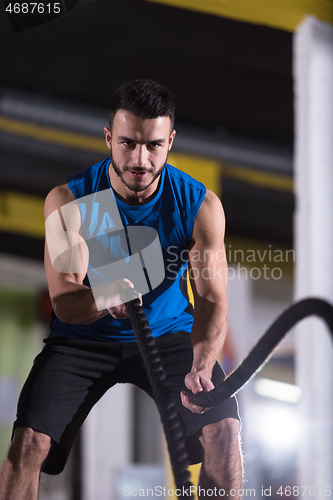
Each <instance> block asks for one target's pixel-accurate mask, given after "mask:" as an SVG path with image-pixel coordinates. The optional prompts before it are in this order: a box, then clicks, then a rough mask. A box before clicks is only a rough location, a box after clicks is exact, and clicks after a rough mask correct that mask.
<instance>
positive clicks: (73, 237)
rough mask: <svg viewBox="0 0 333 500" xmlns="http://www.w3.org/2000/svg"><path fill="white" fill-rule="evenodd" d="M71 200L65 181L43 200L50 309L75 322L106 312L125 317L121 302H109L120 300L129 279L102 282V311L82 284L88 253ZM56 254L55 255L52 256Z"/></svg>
mask: <svg viewBox="0 0 333 500" xmlns="http://www.w3.org/2000/svg"><path fill="white" fill-rule="evenodd" d="M73 201H75V197H74V195H73V194H72V192H71V191H70V189H69V187H68V185H67V184H66V183H63V184H60V185H59V186H57V187H55V188H54V189H52V191H51V192H50V193H49V194H48V196H47V197H46V200H45V207H44V214H45V221H46V224H45V225H46V241H45V255H44V264H45V273H46V278H47V282H48V286H49V293H50V298H51V302H52V306H53V309H54V312H55V314H56V315H57V317H58V318H59V319H60V320H61V321H64V322H66V323H76V324H88V323H91V322H93V321H95V320H97V319H98V318H101V317H102V316H105V315H106V314H109V313H110V314H111V315H112V316H113V317H114V318H116V319H123V318H127V317H128V316H127V312H126V308H125V305H124V304H121V305H118V306H114V305H113V304H114V303H115V302H116V303H118V304H119V303H120V302H121V299H120V293H121V292H122V290H124V289H126V288H128V287H133V285H132V283H131V282H130V281H129V280H126V279H124V280H118V281H115V282H114V283H110V284H107V285H103V287H104V288H105V290H104V300H103V302H104V303H105V308H104V309H102V310H99V309H100V307H99V308H97V305H96V302H95V299H94V295H93V293H92V290H91V289H90V288H89V287H86V286H85V285H83V280H84V277H85V275H86V272H87V266H88V259H89V252H88V247H87V244H86V243H85V241H84V240H83V238H81V237H80V235H79V229H80V226H81V216H80V210H79V207H78V205H77V204H76V203H72V204H71V205H68V204H69V203H71V202H73ZM61 207H62V210H61ZM66 211H67V213H68V214H69V215H68V217H67V219H66V220H67V225H66V222H65V218H64V216H63V214H64V213H66ZM59 217H60V221H59ZM67 226H68V227H67ZM64 231H65V233H64ZM64 235H65V241H66V240H67V241H68V242H69V245H68V246H67V248H68V250H66V251H65V252H61V250H62V249H61V244H60V242H61V241H64ZM49 247H50V248H49ZM58 253H59V257H57V258H55V256H56V255H57V254H58Z"/></svg>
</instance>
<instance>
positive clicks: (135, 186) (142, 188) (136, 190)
mask: <svg viewBox="0 0 333 500" xmlns="http://www.w3.org/2000/svg"><path fill="white" fill-rule="evenodd" d="M167 161H168V155H167V157H166V159H165V162H164V163H163V165H162V166H161V167H160V168H159V169H157V171H156V172H155V174H154V175H153V178H152V180H151V181H150V182H148V184H145V185H143V186H140V185H138V182H135V180H134V181H133V184H132V183H129V182H126V181H125V179H124V172H126V170H134V171H135V170H137V171H138V172H150V170H145V169H135V168H127V167H125V169H124V171H123V172H122V171H121V169H120V168H119V166H118V165H117V164H116V162H115V161H114V159H113V158H112V151H111V165H112V168H113V170H114V171H115V172H116V174H117V175H118V177H119V179H120V180H121V182H122V183H123V184H125V186H126V187H127V188H128V189H129V190H130V191H133V192H134V193H140V192H142V191H145V190H146V189H147V188H149V186H151V185H152V184H153V182H154V181H155V180H156V179H157V177H159V176H160V175H161V173H162V172H163V170H164V168H165V165H166V164H167Z"/></svg>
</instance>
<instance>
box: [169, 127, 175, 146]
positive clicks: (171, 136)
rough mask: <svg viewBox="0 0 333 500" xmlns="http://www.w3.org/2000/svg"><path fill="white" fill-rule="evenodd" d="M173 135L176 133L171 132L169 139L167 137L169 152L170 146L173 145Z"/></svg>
mask: <svg viewBox="0 0 333 500" xmlns="http://www.w3.org/2000/svg"><path fill="white" fill-rule="evenodd" d="M175 135H176V131H175V130H173V131H172V132H171V134H170V137H169V151H170V149H171V148H172V144H173V141H174V138H175Z"/></svg>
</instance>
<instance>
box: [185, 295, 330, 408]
mask: <svg viewBox="0 0 333 500" xmlns="http://www.w3.org/2000/svg"><path fill="white" fill-rule="evenodd" d="M312 315H316V316H319V317H320V318H322V319H324V320H325V321H326V323H327V325H328V327H329V329H330V331H331V336H332V340H333V307H332V306H331V304H329V303H328V302H326V301H325V300H322V299H314V298H311V299H304V300H300V301H299V302H296V304H293V305H292V306H291V307H289V308H288V309H286V310H285V311H284V312H283V313H282V314H281V315H280V316H279V317H278V318H277V319H276V320H275V321H274V323H273V324H272V325H271V326H270V327H269V329H268V330H267V331H266V332H265V334H264V335H263V336H262V337H261V339H260V340H259V342H258V343H257V344H256V345H255V346H254V348H253V349H252V351H251V352H250V353H249V354H248V356H247V357H246V358H245V359H244V361H242V363H240V365H238V367H237V368H236V369H235V370H234V371H233V372H232V373H230V375H228V376H227V377H226V378H225V379H224V381H223V382H222V383H221V384H219V385H218V386H217V387H215V389H213V390H211V391H209V392H199V393H198V394H193V393H192V391H190V390H187V391H186V394H187V395H188V396H189V398H190V401H191V402H192V403H194V404H195V405H198V406H201V407H203V408H211V407H212V406H215V405H217V404H219V403H223V401H225V400H226V399H228V398H230V397H231V396H233V395H234V394H236V393H237V392H238V391H239V390H240V389H241V388H242V387H243V386H244V385H245V384H246V383H247V382H248V381H249V380H250V379H251V378H252V377H254V376H255V374H256V373H258V371H259V370H261V368H262V367H263V366H264V364H265V363H266V362H267V361H268V360H269V358H270V357H271V355H272V354H273V351H274V349H275V348H276V346H277V345H278V344H279V342H280V341H281V340H282V339H283V337H284V336H285V335H286V334H287V333H288V332H289V330H290V329H291V328H292V327H293V326H295V325H296V323H298V322H299V321H301V320H302V319H304V318H307V317H308V316H312Z"/></svg>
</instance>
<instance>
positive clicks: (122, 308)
mask: <svg viewBox="0 0 333 500" xmlns="http://www.w3.org/2000/svg"><path fill="white" fill-rule="evenodd" d="M110 288H112V290H111V289H110ZM127 288H134V285H133V283H131V282H130V281H129V280H128V279H126V278H125V279H122V280H118V281H115V282H114V283H111V284H110V285H109V293H111V297H110V298H111V299H112V300H116V301H118V302H121V292H122V291H123V290H126V289H127ZM138 298H139V299H140V303H141V305H142V297H141V294H140V295H139V297H138ZM107 300H108V299H106V302H107ZM107 310H108V311H109V313H110V314H111V316H112V317H113V318H115V319H126V318H128V314H127V311H126V305H125V304H123V303H122V304H119V305H117V306H112V307H107Z"/></svg>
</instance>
